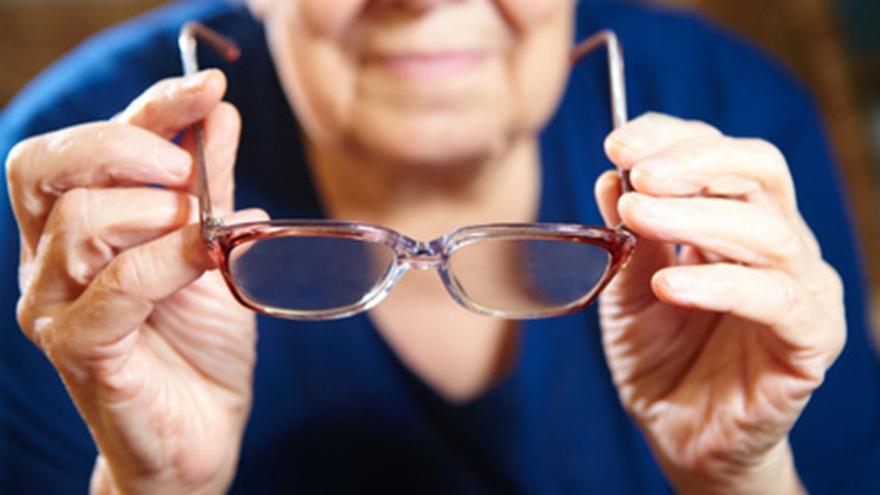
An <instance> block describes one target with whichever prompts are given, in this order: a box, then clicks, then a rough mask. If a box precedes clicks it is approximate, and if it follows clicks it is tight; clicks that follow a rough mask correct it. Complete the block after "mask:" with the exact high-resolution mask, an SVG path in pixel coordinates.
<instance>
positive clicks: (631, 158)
mask: <svg viewBox="0 0 880 495" xmlns="http://www.w3.org/2000/svg"><path fill="white" fill-rule="evenodd" d="M720 135H721V133H720V132H719V131H718V129H715V128H714V127H712V126H710V125H708V124H705V123H703V122H697V121H688V120H682V119H679V118H676V117H671V116H668V115H663V114H658V113H647V114H645V115H643V116H641V117H639V118H637V119H634V120H632V121H630V122H628V123H627V124H625V125H623V126H621V127H620V128H618V129H615V130H614V132H612V133H611V134H609V135H608V137H607V138H606V139H605V153H606V154H607V155H608V158H609V159H610V160H611V161H612V162H613V163H614V164H615V165H617V166H618V167H620V168H623V169H626V170H629V169H631V168H632V167H633V166H635V165H636V164H637V163H638V162H640V161H642V160H644V159H646V158H648V157H650V156H651V155H653V154H655V153H657V152H659V151H661V150H663V149H666V148H668V147H670V146H672V145H674V144H675V143H677V142H679V141H684V140H687V139H694V138H706V137H717V136H720Z"/></svg>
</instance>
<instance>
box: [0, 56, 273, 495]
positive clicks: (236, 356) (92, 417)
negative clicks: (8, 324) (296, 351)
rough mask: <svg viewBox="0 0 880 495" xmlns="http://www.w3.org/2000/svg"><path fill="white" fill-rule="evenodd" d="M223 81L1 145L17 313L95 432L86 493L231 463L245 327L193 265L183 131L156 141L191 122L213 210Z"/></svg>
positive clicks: (192, 483)
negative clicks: (14, 234)
mask: <svg viewBox="0 0 880 495" xmlns="http://www.w3.org/2000/svg"><path fill="white" fill-rule="evenodd" d="M225 87H226V81H225V78H224V77H223V75H222V74H221V73H220V72H218V71H207V72H203V73H200V74H197V75H195V76H193V77H191V78H186V79H169V80H165V81H162V82H159V83H157V84H156V85H155V86H153V87H152V88H151V89H149V90H148V91H146V92H145V93H144V94H143V95H142V96H140V97H139V98H138V99H137V100H135V101H134V102H133V103H132V104H131V105H130V106H129V107H128V108H127V109H126V110H125V111H124V112H122V113H121V114H120V115H119V116H117V117H116V118H115V119H113V121H111V122H99V123H93V124H86V125H81V126H76V127H71V128H67V129H63V130H60V131H57V132H53V133H50V134H46V135H42V136H38V137H35V138H32V139H29V140H27V141H24V142H22V143H19V145H17V146H16V147H15V148H14V149H13V151H12V152H11V153H10V155H9V159H8V162H7V175H8V185H9V192H10V198H11V200H12V204H13V210H14V212H15V216H16V219H17V221H18V226H19V230H20V234H21V265H20V280H19V283H20V286H21V290H22V295H21V299H20V300H19V303H18V309H17V316H18V321H19V323H20V325H21V327H22V330H23V331H24V332H25V334H26V335H27V336H28V337H29V338H30V339H31V340H32V341H33V342H34V343H35V344H36V345H37V346H39V347H40V349H42V350H43V351H44V352H45V354H46V355H47V356H48V358H49V359H50V361H51V362H52V364H53V365H54V366H55V368H56V369H57V370H58V372H59V374H60V375H61V378H62V379H63V381H64V383H65V386H66V387H67V390H68V391H69V393H70V395H71V396H72V398H73V400H74V402H75V404H76V406H77V408H78V410H79V412H80V413H81V414H82V416H83V418H84V419H85V421H86V422H87V423H88V426H89V429H90V431H91V433H92V435H93V437H94V439H95V442H96V443H97V446H98V450H99V453H100V454H99V457H98V460H97V462H96V466H95V470H94V473H93V476H92V491H93V492H99V493H110V492H112V493H147V492H149V493H169V494H171V493H220V492H222V491H223V490H224V489H225V488H226V486H227V485H228V484H229V483H230V481H231V479H232V476H233V474H234V471H235V467H236V463H237V458H238V451H239V446H240V442H241V436H242V432H243V428H244V424H245V420H246V418H247V415H248V413H249V410H250V404H251V377H252V370H253V366H254V359H255V356H254V355H255V337H256V335H255V334H256V330H255V323H254V318H253V316H252V315H251V314H250V313H249V312H247V311H245V310H244V309H242V308H241V307H240V306H239V305H238V304H237V303H236V302H235V301H234V299H233V298H232V296H231V295H230V294H229V291H228V290H227V289H226V287H225V286H224V284H223V282H222V279H221V277H220V276H219V275H218V274H217V273H216V271H214V272H209V273H205V270H207V269H209V268H211V266H212V265H211V262H210V260H209V258H208V255H207V253H206V251H205V248H204V246H203V244H202V241H201V237H200V235H199V229H198V225H197V224H195V223H194V222H197V201H196V199H195V198H194V197H193V191H194V185H193V182H194V180H193V177H192V162H193V160H192V157H191V154H192V150H193V148H194V146H193V142H192V141H191V139H190V138H189V137H188V136H187V137H186V138H185V139H184V141H183V145H182V146H177V145H175V144H174V143H172V142H171V141H170V139H171V138H172V137H174V136H175V135H176V134H177V133H178V132H180V131H181V130H183V129H186V128H187V127H188V126H189V125H190V124H192V123H193V122H196V121H198V120H201V119H204V118H206V119H207V120H206V135H207V144H206V148H207V156H208V158H207V161H208V165H209V171H208V175H209V183H210V188H211V192H212V193H213V198H214V200H215V205H214V206H215V208H217V209H219V210H220V211H226V212H229V211H230V210H231V209H232V205H233V201H232V198H233V162H234V158H235V152H236V148H237V146H238V135H239V129H240V121H239V117H238V114H237V112H236V111H235V109H234V108H233V107H232V106H231V105H229V104H227V103H221V102H220V100H221V98H222V96H223V94H224V92H225ZM155 185H161V186H164V187H162V188H158V187H151V186H155ZM264 217H265V215H264V214H262V213H261V212H255V211H248V212H239V213H237V214H235V215H233V216H232V218H233V219H235V220H254V219H263V218H264Z"/></svg>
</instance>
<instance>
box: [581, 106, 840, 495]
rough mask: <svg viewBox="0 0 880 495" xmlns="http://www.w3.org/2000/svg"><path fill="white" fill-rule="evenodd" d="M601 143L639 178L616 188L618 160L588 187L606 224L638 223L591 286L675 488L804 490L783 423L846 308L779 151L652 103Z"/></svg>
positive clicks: (615, 358)
mask: <svg viewBox="0 0 880 495" xmlns="http://www.w3.org/2000/svg"><path fill="white" fill-rule="evenodd" d="M606 151H607V153H608V156H609V157H610V159H611V160H612V161H613V162H614V163H615V164H616V165H617V166H618V167H620V168H623V169H630V170H632V176H631V179H632V183H633V186H634V187H635V189H636V191H637V192H635V193H630V194H626V195H624V196H623V197H621V196H620V192H619V190H620V185H619V179H618V178H617V173H616V172H608V173H606V174H604V175H603V176H602V177H601V178H600V179H599V181H598V182H597V184H596V194H597V199H598V202H599V205H600V208H601V210H602V214H603V216H604V218H605V221H606V222H607V223H608V224H609V225H616V224H618V223H619V222H620V221H621V220H622V221H623V223H624V224H625V225H626V226H627V227H629V228H630V229H631V230H632V231H633V232H634V233H636V234H637V235H638V236H639V243H638V245H637V247H636V252H635V253H634V255H633V259H632V260H631V261H630V263H629V264H628V266H627V267H626V268H625V269H624V270H622V271H621V273H619V274H618V276H617V277H616V278H615V279H614V281H613V282H612V284H611V285H610V286H609V287H608V288H607V289H606V290H605V291H604V292H603V293H602V296H601V298H600V304H601V306H600V319H601V327H602V334H603V344H604V348H605V354H606V356H607V359H608V363H609V366H610V368H611V372H612V376H613V379H614V382H615V384H616V386H617V389H618V393H619V395H620V398H621V401H622V402H623V405H624V407H625V408H626V409H627V410H628V411H629V412H630V414H631V415H632V416H633V417H634V418H635V420H636V421H637V423H638V424H639V425H640V427H641V428H642V430H643V431H644V433H645V435H646V437H647V439H648V441H649V443H650V444H651V446H652V448H653V450H654V453H655V455H656V456H657V458H658V460H659V462H660V465H661V466H662V468H663V469H664V471H665V473H666V475H667V476H668V477H669V479H670V481H671V482H672V483H673V485H674V486H675V487H676V488H677V489H678V490H679V491H680V492H698V493H797V492H799V491H801V490H802V488H801V485H800V482H799V479H798V477H797V473H796V471H795V469H794V462H793V457H792V453H791V448H790V445H789V443H788V434H789V431H790V430H791V428H792V426H793V425H794V423H795V421H796V420H797V418H798V416H799V415H800V414H801V411H803V409H804V407H805V406H806V404H807V402H808V400H809V398H810V396H811V394H812V393H813V391H814V390H815V389H816V388H817V387H819V385H820V384H821V383H822V381H823V379H824V376H825V372H826V371H827V370H828V368H829V367H830V366H831V364H832V363H833V362H834V360H835V359H836V358H837V356H838V355H839V354H840V352H841V350H842V349H843V345H844V342H845V340H846V320H845V317H844V305H843V287H842V283H841V280H840V277H839V276H838V275H837V273H836V272H835V271H834V269H833V268H831V266H830V265H828V264H827V263H826V262H825V261H823V259H822V255H821V253H820V251H819V246H818V243H817V242H816V239H815V237H814V236H813V234H812V233H811V232H810V230H809V228H808V227H807V225H806V223H805V222H804V220H803V218H802V217H801V215H800V213H799V212H798V209H797V204H796V200H795V193H794V186H793V183H792V178H791V175H790V173H789V170H788V166H787V164H786V161H785V159H784V157H783V156H782V154H781V153H780V152H779V151H778V150H777V149H776V148H775V147H773V146H772V145H771V144H769V143H767V142H764V141H760V140H755V139H734V138H730V137H726V136H723V135H722V134H721V133H720V132H719V131H718V130H716V129H714V128H712V127H711V126H709V125H707V124H703V123H700V122H687V121H683V120H679V119H676V118H673V117H667V116H663V115H658V114H648V115H646V116H644V117H641V118H639V119H637V120H634V121H632V122H630V123H629V124H627V125H626V126H624V127H622V128H620V129H618V130H617V131H615V132H614V133H612V134H611V135H610V136H609V137H608V140H607V141H606ZM676 246H679V247H680V249H676Z"/></svg>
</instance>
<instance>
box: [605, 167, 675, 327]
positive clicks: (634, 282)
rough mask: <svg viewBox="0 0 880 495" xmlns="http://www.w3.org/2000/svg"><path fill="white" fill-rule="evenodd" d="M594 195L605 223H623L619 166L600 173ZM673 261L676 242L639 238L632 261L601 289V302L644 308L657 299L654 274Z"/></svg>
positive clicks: (623, 306) (608, 224)
mask: <svg viewBox="0 0 880 495" xmlns="http://www.w3.org/2000/svg"><path fill="white" fill-rule="evenodd" d="M595 195H596V202H597V203H598V205H599V211H600V212H601V214H602V218H603V219H604V220H605V224H606V225H607V226H609V227H616V226H618V225H620V221H621V217H620V213H619V210H618V204H619V202H620V198H621V187H620V174H619V173H618V172H617V171H616V170H609V171H607V172H605V173H603V174H602V175H601V176H599V179H598V180H597V181H596V186H595ZM674 261H675V248H674V246H672V245H670V244H663V243H660V242H656V241H651V240H647V239H644V238H639V239H638V242H637V243H636V248H635V251H634V252H633V255H632V258H630V260H629V263H627V265H626V266H625V267H624V268H623V269H622V270H621V271H620V272H619V273H618V274H617V276H615V277H614V279H613V280H612V281H611V283H610V284H609V285H608V287H607V288H606V289H605V290H604V291H602V294H601V296H600V298H601V301H602V303H603V304H604V305H606V306H607V305H615V306H618V307H619V308H623V309H624V311H626V310H627V309H628V308H643V307H644V306H645V304H649V303H651V302H654V301H656V300H657V298H656V296H655V295H654V292H653V291H652V289H651V277H653V276H654V274H655V273H656V272H657V271H658V270H660V269H662V268H665V267H667V266H670V265H672V264H673V263H674Z"/></svg>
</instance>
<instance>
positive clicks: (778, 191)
mask: <svg viewBox="0 0 880 495" xmlns="http://www.w3.org/2000/svg"><path fill="white" fill-rule="evenodd" d="M630 178H631V180H632V183H633V186H634V187H635V188H636V190H637V191H639V192H642V193H645V194H650V195H652V196H694V195H712V196H729V197H746V198H748V197H753V196H755V195H757V194H759V193H763V194H764V195H765V196H767V197H769V198H770V199H772V200H773V201H774V202H775V203H777V204H779V205H780V206H782V207H784V210H783V211H785V212H792V211H795V210H796V208H797V205H796V201H795V197H794V185H793V183H792V179H791V174H790V172H789V170H788V164H787V163H786V161H785V158H784V157H783V155H782V153H781V152H780V151H779V150H778V149H777V148H776V147H775V146H773V145H772V144H770V143H767V142H766V141H761V140H757V139H734V138H729V137H700V138H692V139H686V140H683V141H679V142H677V143H676V144H673V145H672V146H670V147H667V148H665V149H663V150H661V151H659V152H657V153H655V154H653V155H651V156H650V157H648V158H646V159H644V160H642V161H640V162H638V163H637V164H636V165H635V166H634V167H633V169H632V173H631V175H630Z"/></svg>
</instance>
